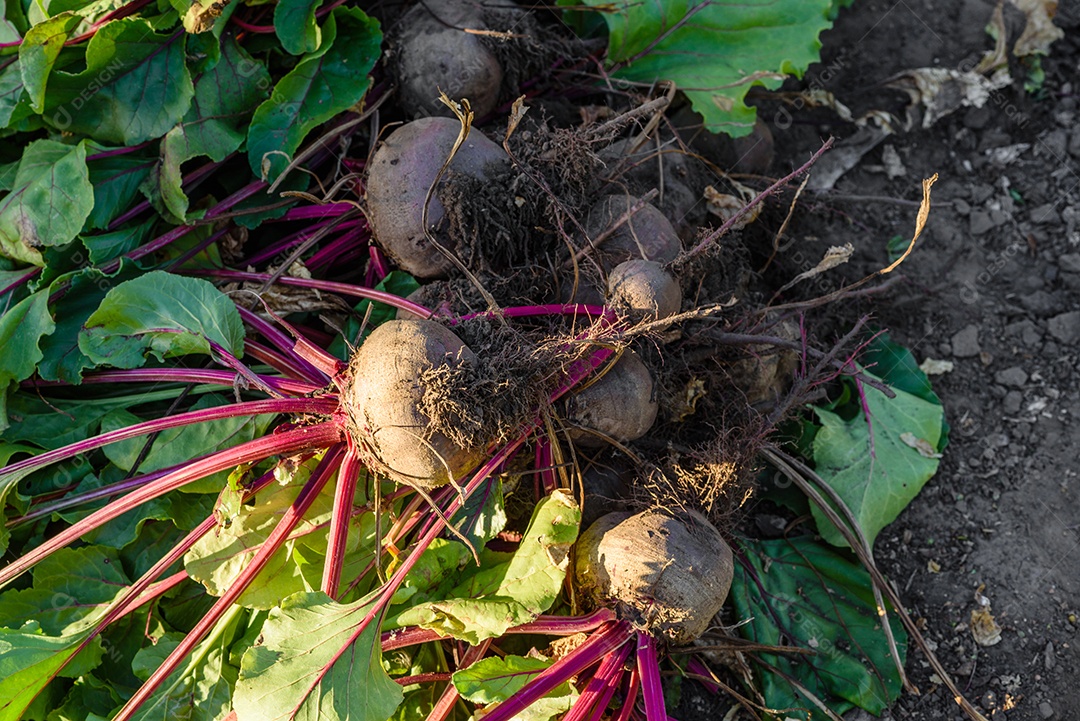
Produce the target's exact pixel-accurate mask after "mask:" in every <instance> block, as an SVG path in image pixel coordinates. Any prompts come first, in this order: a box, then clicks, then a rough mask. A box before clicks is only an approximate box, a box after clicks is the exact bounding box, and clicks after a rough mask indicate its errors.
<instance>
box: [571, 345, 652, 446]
mask: <svg viewBox="0 0 1080 721" xmlns="http://www.w3.org/2000/svg"><path fill="white" fill-rule="evenodd" d="M566 407H567V414H568V417H569V419H570V420H571V421H573V422H574V423H576V424H578V425H580V426H584V427H586V428H592V429H593V430H596V431H599V432H600V433H602V434H603V435H605V436H610V437H611V438H614V439H615V440H617V441H619V442H620V443H625V442H626V441H633V440H637V439H638V438H641V437H642V436H643V435H645V434H646V433H648V432H649V429H650V428H652V426H653V423H655V422H656V412H657V409H658V407H659V405H658V403H657V399H656V384H655V383H654V382H653V378H652V375H651V374H650V373H649V369H648V368H646V367H645V364H644V363H642V362H641V359H640V358H638V356H637V354H636V353H634V352H633V351H631V350H627V351H624V352H623V355H622V358H620V359H619V360H618V362H616V363H615V365H614V367H612V368H611V369H610V370H608V371H607V373H605V374H604V375H603V376H602V377H601V378H600V379H599V380H598V381H596V382H595V383H593V384H592V385H589V386H588V387H586V388H585V389H584V390H583V391H581V392H579V393H576V394H574V395H573V396H571V397H570V399H569V400H568V401H567V404H566ZM573 438H574V440H575V441H576V442H578V443H580V444H581V445H583V446H592V447H599V446H603V445H604V440H603V438H601V437H600V436H597V435H595V434H593V433H588V432H586V431H577V432H575V433H574V434H573Z"/></svg>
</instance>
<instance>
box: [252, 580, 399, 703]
mask: <svg viewBox="0 0 1080 721" xmlns="http://www.w3.org/2000/svg"><path fill="white" fill-rule="evenodd" d="M376 602H377V601H371V600H369V601H367V602H364V601H359V602H357V603H354V604H350V605H341V604H338V603H335V602H334V601H333V600H332V599H331V598H330V597H329V596H326V595H325V594H322V593H298V594H295V595H292V596H289V597H288V598H286V599H285V600H284V601H283V602H282V603H281V606H280V607H279V608H275V609H273V610H272V611H270V617H269V618H268V619H267V620H266V623H265V624H264V625H263V628H262V635H261V638H260V641H259V643H257V644H256V645H254V646H252V647H251V648H249V649H248V650H247V651H246V652H245V653H244V656H243V659H242V660H241V663H240V680H239V681H237V683H236V691H235V693H234V696H233V709H235V711H236V712H237V715H238V716H239V718H242V719H245V721H283V720H285V719H305V720H308V719H311V720H313V719H336V720H338V721H384V720H385V719H387V718H388V717H389V716H390V715H391V714H392V713H393V712H394V710H395V709H397V707H398V705H399V704H400V703H401V700H402V697H403V696H402V691H401V687H400V686H398V685H397V684H396V683H394V682H393V681H392V680H391V679H390V677H389V676H388V675H387V673H386V671H385V670H383V666H382V654H381V653H380V649H379V635H380V634H379V624H378V622H377V620H374V621H372V622H370V623H369V624H368V625H367V627H366V628H365V629H364V630H363V631H362V632H361V633H359V634H357V633H356V629H357V628H358V627H359V625H360V623H361V621H362V620H363V618H364V617H365V616H366V615H367V614H368V613H369V612H370V611H371V610H372V608H373V606H374V604H375V603H376ZM354 636H355V638H354Z"/></svg>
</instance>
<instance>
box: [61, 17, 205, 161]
mask: <svg viewBox="0 0 1080 721" xmlns="http://www.w3.org/2000/svg"><path fill="white" fill-rule="evenodd" d="M186 37H187V34H186V33H185V32H184V31H183V30H182V29H181V30H176V31H173V32H172V33H170V34H168V35H165V34H158V33H156V32H154V28H153V26H152V25H151V24H150V22H149V21H148V20H145V19H143V18H134V17H132V18H122V19H119V20H113V21H111V22H108V23H106V24H105V25H102V26H101V28H100V29H99V30H98V31H97V32H96V33H95V34H94V37H92V38H91V39H90V42H89V44H88V45H87V47H86V70H84V71H83V72H81V73H78V74H71V73H66V72H62V71H54V72H53V75H52V77H51V78H50V79H49V93H48V95H47V96H46V97H45V105H46V107H45V116H46V118H47V119H48V121H49V122H50V123H51V124H52V125H53V126H54V127H55V128H56V129H57V130H63V131H67V132H73V133H84V134H86V135H89V136H90V137H91V138H93V139H95V140H99V141H101V142H103V143H117V144H120V145H136V144H138V143H142V142H145V141H147V140H151V139H153V138H157V137H160V136H162V135H164V134H165V133H166V132H167V131H168V130H169V128H171V127H173V126H174V125H176V123H178V122H179V121H180V119H181V118H182V117H183V116H184V114H185V113H186V112H187V111H188V108H189V107H190V106H191V99H192V96H193V95H194V88H193V86H192V83H191V74H190V73H189V72H188V69H187V66H186V65H185V63H184V52H185V40H186Z"/></svg>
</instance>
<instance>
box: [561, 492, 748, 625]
mask: <svg viewBox="0 0 1080 721" xmlns="http://www.w3.org/2000/svg"><path fill="white" fill-rule="evenodd" d="M733 573H734V563H733V558H732V554H731V549H730V548H729V547H728V545H727V543H726V542H725V541H724V539H723V538H722V537H721V536H720V532H719V531H717V530H716V528H715V527H714V526H713V525H712V524H711V523H709V521H708V520H706V518H705V517H704V516H702V515H701V514H699V513H697V512H696V511H687V512H680V514H679V515H678V516H671V515H669V514H666V513H662V512H659V511H645V512H643V513H638V514H630V513H609V514H608V515H606V516H602V517H601V518H600V519H599V520H597V521H596V522H595V523H594V524H593V525H592V526H590V527H589V528H588V530H586V531H585V533H583V534H582V535H581V537H580V538H579V539H578V542H577V560H576V564H575V575H576V577H577V582H578V587H579V590H580V591H581V593H582V594H583V595H584V597H585V598H587V599H589V600H590V601H591V602H592V603H593V604H595V605H597V606H609V607H610V606H614V607H615V608H616V609H617V610H618V611H619V612H620V613H621V614H622V615H623V616H624V617H629V618H630V619H631V620H632V621H634V622H637V623H641V624H643V625H645V626H646V627H647V628H648V630H649V632H650V633H652V634H653V636H655V637H657V638H662V639H665V640H667V641H668V642H670V643H674V644H678V645H684V644H688V643H691V642H692V641H694V640H695V639H697V638H699V637H700V636H701V635H702V634H703V633H705V631H706V630H708V628H709V625H710V624H711V623H712V619H713V617H714V616H715V615H716V614H717V613H719V612H720V609H721V608H722V607H723V605H724V601H725V600H726V599H727V595H728V591H729V590H730V589H731V580H732V575H733Z"/></svg>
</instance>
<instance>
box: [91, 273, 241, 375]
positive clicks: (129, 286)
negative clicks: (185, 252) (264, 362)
mask: <svg viewBox="0 0 1080 721" xmlns="http://www.w3.org/2000/svg"><path fill="white" fill-rule="evenodd" d="M211 344H214V345H216V346H218V347H219V348H223V349H224V350H225V351H227V352H228V353H230V354H232V355H233V356H236V357H240V356H241V355H243V352H244V324H243V322H242V321H241V320H240V313H239V311H237V310H236V306H235V305H234V304H233V302H232V301H231V300H229V298H228V297H227V296H225V295H224V294H222V293H221V291H219V290H218V289H217V288H215V287H214V286H213V284H211V283H209V282H207V281H205V280H201V279H198V278H184V277H181V276H177V275H171V274H169V273H166V272H164V271H154V272H151V273H147V274H146V275H143V276H141V277H139V278H136V279H135V280H129V281H127V282H126V283H122V284H121V285H119V286H117V287H116V288H113V289H112V290H110V291H109V292H108V294H107V295H106V296H105V300H103V301H102V302H101V306H100V307H99V308H98V309H97V310H96V311H95V312H94V314H93V315H91V316H90V317H89V318H88V319H87V321H86V325H85V327H84V329H83V331H82V333H80V334H79V349H80V350H81V351H82V352H83V353H85V354H86V356H87V357H88V358H89V359H90V360H91V361H93V362H94V363H97V364H108V365H111V366H114V367H116V368H138V367H139V366H141V365H143V363H145V362H146V356H145V354H146V353H152V354H153V355H154V356H155V357H157V358H158V359H159V360H160V359H164V358H171V357H175V356H181V355H188V354H191V353H202V354H206V355H210V354H212V351H213V349H212V347H211Z"/></svg>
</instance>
